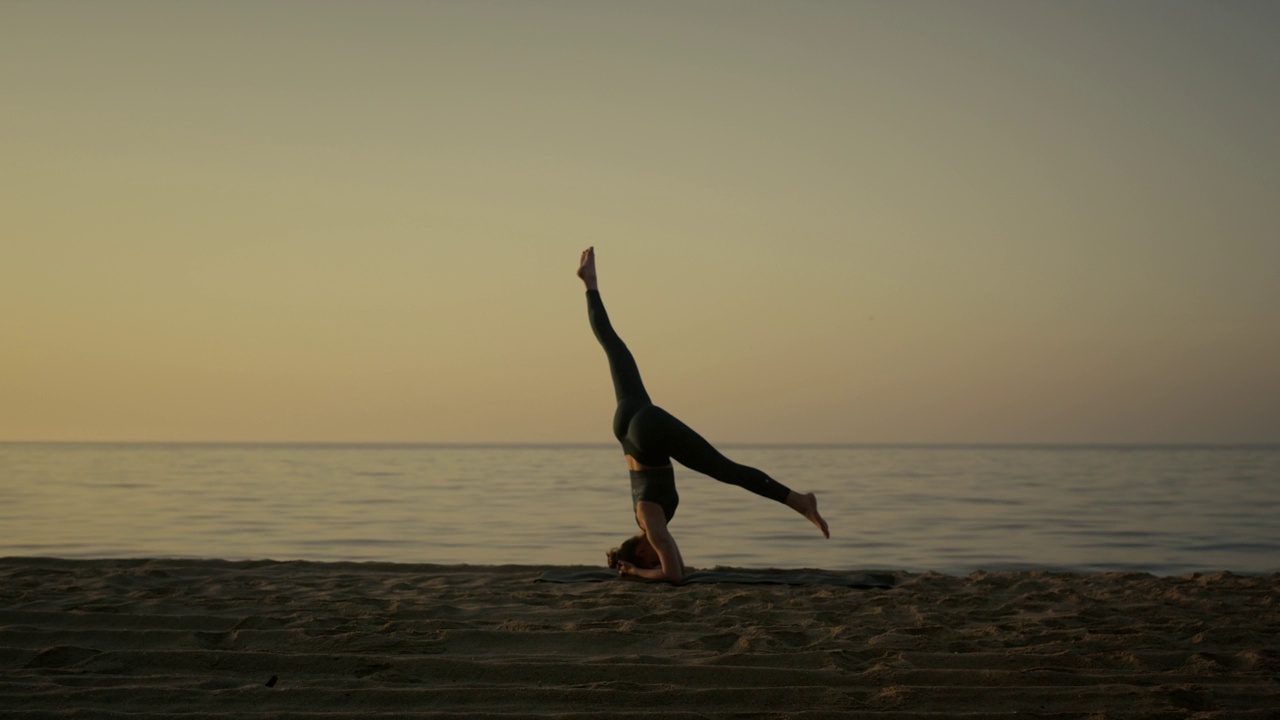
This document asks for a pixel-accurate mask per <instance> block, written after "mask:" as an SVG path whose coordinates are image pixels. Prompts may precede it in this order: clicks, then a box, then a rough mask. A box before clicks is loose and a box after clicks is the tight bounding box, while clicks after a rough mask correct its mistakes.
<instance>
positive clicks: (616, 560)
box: [605, 533, 661, 570]
mask: <svg viewBox="0 0 1280 720" xmlns="http://www.w3.org/2000/svg"><path fill="white" fill-rule="evenodd" d="M605 555H606V557H607V558H608V560H609V567H611V568H613V569H614V570H617V569H618V565H619V564H620V563H624V562H629V563H631V564H632V565H635V566H636V567H638V568H655V567H658V566H659V565H660V564H661V561H660V560H659V559H658V553H656V552H654V551H653V546H652V545H650V544H649V539H648V538H646V537H645V536H644V533H640V534H639V535H635V536H633V537H629V538H627V539H626V540H623V541H622V544H621V545H619V546H618V547H616V548H614V549H612V550H610V551H609V552H608V553H606V554H605Z"/></svg>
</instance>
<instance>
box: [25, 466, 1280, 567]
mask: <svg viewBox="0 0 1280 720" xmlns="http://www.w3.org/2000/svg"><path fill="white" fill-rule="evenodd" d="M721 449H722V450H723V451H724V452H725V454H726V455H728V456H729V457H730V458H732V459H734V460H736V461H738V462H741V463H745V464H748V465H753V466H756V467H758V468H760V469H762V470H764V471H766V472H768V473H769V474H770V475H772V476H773V477H774V478H776V479H777V480H779V481H781V482H783V483H786V484H787V485H789V486H790V487H792V488H793V489H795V490H800V491H813V492H816V493H817V495H818V500H819V509H820V510H821V512H822V513H823V515H824V516H825V517H826V519H827V520H828V522H829V523H830V526H831V539H829V540H827V539H823V537H822V536H821V534H820V533H819V532H818V531H817V529H816V528H814V527H813V526H812V525H810V524H809V523H808V522H806V521H805V520H804V519H803V518H802V517H801V516H799V515H798V514H796V513H794V512H792V511H791V510H789V509H788V508H786V507H785V506H783V505H780V504H778V503H775V502H772V501H770V500H766V499H764V498H760V497H758V496H755V495H752V494H751V493H749V492H746V491H744V490H742V489H740V488H737V487H733V486H730V485H725V484H723V483H719V482H717V481H715V480H713V479H711V478H708V477H705V476H702V475H699V474H697V473H694V472H693V471H690V470H685V469H683V468H680V467H679V466H677V468H676V481H677V486H678V488H679V492H680V497H681V502H680V507H679V510H678V512H677V513H676V516H675V518H674V519H673V520H672V523H671V530H672V534H673V535H674V536H675V538H676V540H677V542H678V543H679V545H680V548H681V552H682V554H683V556H684V558H685V562H686V564H687V565H689V566H692V567H699V568H710V567H715V566H731V567H745V568H822V569H829V570H853V569H880V570H886V569H887V570H904V571H908V572H926V571H935V572H939V573H944V574H967V573H971V572H973V571H977V570H1002V569H1042V570H1049V571H1073V572H1102V571H1137V572H1146V573H1151V574H1154V575H1183V574H1189V573H1195V572H1219V571H1230V572H1234V573H1240V574H1261V573H1273V572H1278V571H1280V445H1262V446H1056V445H1050V446H961V445H954V446H952V445H947V446H934V445H930V446H902V445H886V446H879V445H876V446H869V445H840V446H754V445H741V446H734V445H727V446H723V447H722V448H721ZM635 532H636V523H635V519H634V514H633V510H632V505H631V494H630V487H629V480H628V474H627V470H626V466H625V464H624V461H623V457H622V454H621V452H620V450H619V449H618V448H617V447H616V446H601V445H338V444H320V445H285V444H261V445H258V444H127V443H84V444H80V443H0V556H24V557H59V558H221V559H229V560H241V559H273V560H281V561H284V560H311V561H378V562H397V563H435V564H470V565H557V566H565V565H602V564H603V561H604V557H605V551H606V550H607V549H608V548H610V547H612V546H614V545H616V544H618V543H619V542H620V541H622V540H623V539H624V538H626V537H627V536H628V535H630V534H633V533H635Z"/></svg>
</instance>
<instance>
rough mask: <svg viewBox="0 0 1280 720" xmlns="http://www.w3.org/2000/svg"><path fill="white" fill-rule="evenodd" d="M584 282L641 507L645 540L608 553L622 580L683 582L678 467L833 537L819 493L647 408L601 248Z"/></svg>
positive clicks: (617, 429)
mask: <svg viewBox="0 0 1280 720" xmlns="http://www.w3.org/2000/svg"><path fill="white" fill-rule="evenodd" d="M578 277H579V278H581V279H582V282H583V284H585V285H586V286H587V318H588V319H589V320H590V321H591V329H592V331H594V332H595V335H596V339H597V340H599V341H600V344H601V345H602V346H604V352H605V354H606V355H608V357H609V371H610V372H611V373H612V375H613V390H614V393H615V394H616V395H617V398H618V410H617V412H615V413H614V416H613V434H614V435H615V436H616V437H617V438H618V440H619V442H621V443H622V449H623V452H625V453H626V456H627V468H628V469H629V470H630V471H631V498H632V500H634V502H635V510H636V523H637V524H638V525H639V526H640V533H639V534H637V535H636V536H635V537H632V538H628V539H627V540H626V541H625V542H623V543H622V545H621V546H619V547H616V548H614V549H612V550H610V551H609V553H608V557H609V567H611V568H614V569H616V570H617V571H618V573H619V574H620V575H624V576H632V577H637V578H641V579H643V580H649V581H665V582H672V583H678V582H680V580H681V578H683V577H684V560H683V559H682V558H681V557H680V548H678V547H676V541H675V539H674V538H672V537H671V532H670V531H669V530H668V529H667V524H668V523H669V522H671V518H672V517H673V516H674V515H675V513H676V505H677V504H679V502H680V497H679V496H678V495H677V494H676V479H675V470H674V469H673V468H672V466H671V460H672V459H674V460H675V461H676V462H678V463H680V464H681V465H684V466H685V467H687V468H689V469H690V470H694V471H696V472H700V473H703V474H704V475H710V476H711V477H713V478H715V479H717V480H719V481H720V482H724V483H729V484H730V485H737V486H739V487H743V488H746V489H747V490H750V491H751V492H753V493H755V494H757V495H760V496H762V497H766V498H769V499H771V500H776V501H778V502H780V503H783V504H785V505H786V506H787V507H789V508H791V509H792V510H795V511H796V512H798V513H800V514H801V515H803V516H805V517H806V518H807V519H808V520H809V522H812V523H813V524H814V525H816V526H818V529H819V530H821V531H822V534H823V536H824V537H828V538H829V537H831V533H830V531H829V530H828V528H827V521H826V520H823V519H822V516H821V515H819V514H818V501H817V499H816V498H815V497H814V496H813V493H807V494H803V495H802V494H800V493H797V492H792V491H791V490H790V489H788V488H787V487H786V486H785V485H783V484H782V483H780V482H778V481H777V480H774V479H773V478H771V477H769V476H768V475H766V474H764V473H763V472H761V471H759V470H757V469H755V468H753V467H748V466H746V465H739V464H738V463H735V462H733V461H731V460H729V459H728V458H726V457H725V456H724V455H721V454H720V452H719V451H717V450H716V449H715V448H713V447H711V444H710V443H708V442H707V441H706V440H703V439H702V436H700V435H698V433H696V432H694V431H693V430H691V429H690V428H689V427H688V426H687V425H685V424H684V423H682V422H680V421H679V420H677V419H676V418H674V417H673V416H672V415H671V414H670V413H668V412H667V411H665V410H663V409H662V408H660V407H658V406H656V405H654V404H653V403H652V402H651V401H650V400H649V395H648V393H646V392H645V389H644V383H642V382H641V381H640V371H639V369H637V368H636V361H635V359H634V358H632V357H631V351H629V350H627V346H626V345H625V344H624V343H623V342H622V339H621V338H619V337H618V334H617V333H616V332H614V330H613V326H612V325H610V324H609V315H608V313H606V312H605V310H604V302H603V301H602V300H601V299H600V290H599V288H598V286H597V284H596V256H595V248H587V249H586V250H585V251H583V253H582V258H581V259H580V261H579V263H578Z"/></svg>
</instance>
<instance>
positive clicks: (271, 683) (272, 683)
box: [267, 675, 280, 687]
mask: <svg viewBox="0 0 1280 720" xmlns="http://www.w3.org/2000/svg"><path fill="white" fill-rule="evenodd" d="M279 679H280V678H278V677H276V676H275V675H272V676H271V679H270V680H268V681H267V687H275V686H276V681H277V680H279Z"/></svg>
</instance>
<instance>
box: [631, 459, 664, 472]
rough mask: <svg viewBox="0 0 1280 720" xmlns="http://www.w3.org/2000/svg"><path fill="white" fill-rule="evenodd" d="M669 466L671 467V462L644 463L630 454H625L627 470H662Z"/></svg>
mask: <svg viewBox="0 0 1280 720" xmlns="http://www.w3.org/2000/svg"><path fill="white" fill-rule="evenodd" d="M669 467H671V463H667V464H666V465H645V464H644V463H641V462H640V461H639V460H636V459H635V458H633V457H631V456H630V455H628V456H627V469H628V470H664V469H666V468H669Z"/></svg>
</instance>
